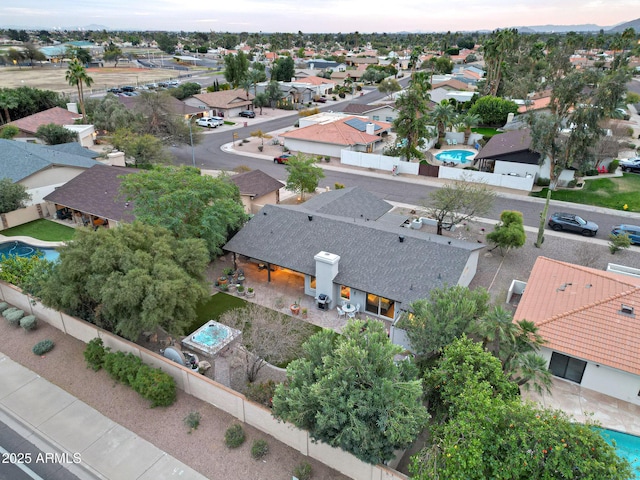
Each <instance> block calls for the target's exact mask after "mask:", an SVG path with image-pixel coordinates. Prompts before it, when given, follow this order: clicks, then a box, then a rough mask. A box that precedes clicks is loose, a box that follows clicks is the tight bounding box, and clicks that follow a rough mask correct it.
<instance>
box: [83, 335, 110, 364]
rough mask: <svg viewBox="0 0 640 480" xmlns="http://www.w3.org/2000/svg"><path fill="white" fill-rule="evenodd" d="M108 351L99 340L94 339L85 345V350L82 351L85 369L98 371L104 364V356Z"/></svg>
mask: <svg viewBox="0 0 640 480" xmlns="http://www.w3.org/2000/svg"><path fill="white" fill-rule="evenodd" d="M108 351H109V349H108V348H104V345H103V344H102V339H101V338H94V339H93V340H91V341H90V342H89V343H87V348H85V349H84V353H83V355H84V360H85V361H86V362H87V367H89V368H91V369H92V370H93V371H94V372H97V371H98V370H100V369H101V368H102V366H103V364H104V357H105V354H106V353H107V352H108Z"/></svg>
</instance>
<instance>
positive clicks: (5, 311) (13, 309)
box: [2, 307, 20, 318]
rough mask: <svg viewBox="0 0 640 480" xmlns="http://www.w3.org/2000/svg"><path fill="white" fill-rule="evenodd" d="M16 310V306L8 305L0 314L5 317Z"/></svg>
mask: <svg viewBox="0 0 640 480" xmlns="http://www.w3.org/2000/svg"><path fill="white" fill-rule="evenodd" d="M18 310H20V309H19V308H16V307H9V308H6V309H5V310H4V311H3V312H2V316H3V317H4V318H7V315H10V314H11V313H12V312H17V311H18Z"/></svg>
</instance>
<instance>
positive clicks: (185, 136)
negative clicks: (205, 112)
mask: <svg viewBox="0 0 640 480" xmlns="http://www.w3.org/2000/svg"><path fill="white" fill-rule="evenodd" d="M137 98H138V100H137V101H136V105H135V107H134V113H135V114H136V115H138V116H139V118H140V121H138V122H136V123H135V124H134V125H133V129H134V130H135V132H136V133H138V134H149V135H153V136H154V137H157V138H160V139H162V141H163V142H164V143H165V144H173V143H182V144H186V145H189V144H190V143H191V135H190V134H189V125H188V123H187V122H185V121H184V117H182V116H179V115H175V114H174V113H173V109H172V103H173V98H172V97H171V95H170V94H169V93H168V92H142V94H141V95H140V96H139V97H137ZM193 140H194V143H198V142H199V141H200V135H199V133H198V132H193Z"/></svg>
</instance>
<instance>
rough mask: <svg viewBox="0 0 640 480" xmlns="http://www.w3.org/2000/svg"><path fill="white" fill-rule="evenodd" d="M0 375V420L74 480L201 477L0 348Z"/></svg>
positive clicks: (201, 477) (196, 479)
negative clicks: (60, 459)
mask: <svg viewBox="0 0 640 480" xmlns="http://www.w3.org/2000/svg"><path fill="white" fill-rule="evenodd" d="M0 378H1V379H2V381H1V382H0V420H2V421H3V422H4V423H6V424H7V425H8V426H9V427H10V428H12V429H13V430H15V431H16V432H18V433H19V434H20V435H22V436H23V437H25V438H26V439H27V440H28V441H30V442H31V443H33V444H34V445H35V446H36V447H38V448H39V449H41V450H42V451H43V452H45V453H55V454H58V455H60V454H65V453H66V454H67V459H68V461H65V462H64V465H63V466H64V467H65V468H67V469H68V470H69V471H70V472H71V473H73V474H74V475H76V476H77V477H78V478H80V479H96V478H98V479H110V480H111V479H112V480H119V479H140V480H163V479H171V478H182V479H189V480H191V479H194V480H199V479H202V480H206V477H205V476H203V475H201V474H199V473H198V472H196V471H195V470H193V469H192V468H190V467H188V466H187V465H185V464H184V463H182V462H179V461H178V460H176V459H175V458H173V457H172V456H170V455H168V454H167V453H165V452H163V451H162V450H160V449H159V448H157V447H155V446H154V445H153V444H151V443H149V442H148V441H146V440H144V439H142V438H140V437H139V436H137V435H136V434H135V433H134V432H132V431H130V430H127V429H126V428H124V427H122V426H121V425H118V424H117V423H115V422H113V421H112V420H110V419H109V418H107V417H105V416H104V415H102V414H101V413H99V412H98V411H97V410H94V409H93V408H91V407H90V406H89V405H87V404H86V403H84V402H81V401H80V400H78V399H77V398H75V397H73V396H72V395H70V394H68V393H67V392H65V391H64V390H62V389H61V388H59V387H57V386H55V385H53V384H52V383H50V382H48V381H47V380H45V379H44V378H42V377H40V376H39V375H37V374H36V373H34V372H32V371H31V370H28V369H26V368H24V367H23V366H21V365H20V364H18V363H16V362H14V361H13V360H11V359H10V358H9V357H7V356H6V355H5V354H4V353H2V352H0ZM74 460H75V463H74Z"/></svg>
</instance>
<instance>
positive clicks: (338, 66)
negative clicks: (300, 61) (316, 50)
mask: <svg viewBox="0 0 640 480" xmlns="http://www.w3.org/2000/svg"><path fill="white" fill-rule="evenodd" d="M305 63H306V64H307V66H308V68H309V69H310V70H321V71H325V70H333V71H334V72H340V71H345V70H346V69H347V66H346V65H345V64H344V63H338V62H334V61H331V60H321V59H319V58H314V59H311V60H305Z"/></svg>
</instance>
